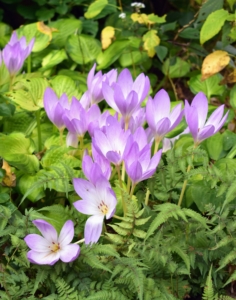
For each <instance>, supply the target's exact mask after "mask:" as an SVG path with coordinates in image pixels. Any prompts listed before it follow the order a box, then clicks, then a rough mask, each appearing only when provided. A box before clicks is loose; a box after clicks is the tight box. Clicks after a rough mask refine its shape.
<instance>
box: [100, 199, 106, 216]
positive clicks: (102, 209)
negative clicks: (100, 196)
mask: <svg viewBox="0 0 236 300" xmlns="http://www.w3.org/2000/svg"><path fill="white" fill-rule="evenodd" d="M98 209H100V211H101V212H102V213H103V214H104V215H106V214H107V213H108V206H107V205H106V204H105V203H104V201H102V202H101V203H100V204H99V205H98Z"/></svg>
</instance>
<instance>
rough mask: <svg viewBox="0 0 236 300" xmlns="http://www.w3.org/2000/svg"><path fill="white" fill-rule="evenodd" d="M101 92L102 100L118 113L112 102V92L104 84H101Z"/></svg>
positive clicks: (113, 101)
mask: <svg viewBox="0 0 236 300" xmlns="http://www.w3.org/2000/svg"><path fill="white" fill-rule="evenodd" d="M102 92H103V96H104V99H105V100H106V102H107V103H108V105H109V106H110V107H112V108H113V109H114V110H115V111H117V112H119V109H118V107H117V105H116V103H115V100H114V91H113V89H112V88H111V87H110V86H109V85H108V84H107V83H105V82H103V83H102Z"/></svg>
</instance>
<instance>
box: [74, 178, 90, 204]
mask: <svg viewBox="0 0 236 300" xmlns="http://www.w3.org/2000/svg"><path fill="white" fill-rule="evenodd" d="M73 185H74V189H75V191H76V193H77V194H78V195H79V196H80V197H81V198H82V199H84V200H86V199H90V198H94V195H96V190H95V187H94V185H93V184H92V183H91V182H89V181H88V180H85V179H82V178H74V179H73Z"/></svg>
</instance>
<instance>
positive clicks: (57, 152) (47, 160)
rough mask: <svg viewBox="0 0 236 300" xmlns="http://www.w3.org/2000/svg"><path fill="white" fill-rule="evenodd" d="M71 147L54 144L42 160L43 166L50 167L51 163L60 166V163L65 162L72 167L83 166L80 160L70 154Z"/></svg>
mask: <svg viewBox="0 0 236 300" xmlns="http://www.w3.org/2000/svg"><path fill="white" fill-rule="evenodd" d="M70 151H71V149H69V148H68V147H66V146H52V147H51V148H50V149H49V150H48V151H47V152H46V154H45V155H44V156H43V158H42V160H41V164H42V166H43V168H49V167H50V166H51V165H57V166H58V167H60V163H61V162H63V163H64V164H66V165H67V166H69V167H71V168H76V167H80V166H81V162H80V160H78V159H77V158H75V157H74V156H73V155H70V154H69V152H70Z"/></svg>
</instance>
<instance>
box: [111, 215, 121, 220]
mask: <svg viewBox="0 0 236 300" xmlns="http://www.w3.org/2000/svg"><path fill="white" fill-rule="evenodd" d="M112 218H115V219H118V220H123V218H122V217H119V216H117V215H113V216H112Z"/></svg>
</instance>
